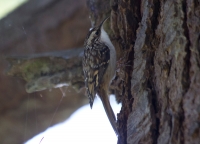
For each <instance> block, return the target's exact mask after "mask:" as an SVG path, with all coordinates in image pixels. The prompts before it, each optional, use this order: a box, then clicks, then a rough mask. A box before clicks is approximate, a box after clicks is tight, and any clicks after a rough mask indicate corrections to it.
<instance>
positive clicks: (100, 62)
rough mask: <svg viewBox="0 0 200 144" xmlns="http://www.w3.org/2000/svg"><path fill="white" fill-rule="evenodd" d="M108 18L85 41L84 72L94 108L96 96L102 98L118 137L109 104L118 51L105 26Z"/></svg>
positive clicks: (93, 29)
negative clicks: (110, 87) (109, 93)
mask: <svg viewBox="0 0 200 144" xmlns="http://www.w3.org/2000/svg"><path fill="white" fill-rule="evenodd" d="M106 20H107V18H106V19H105V20H104V21H103V22H102V23H101V24H100V25H99V26H98V27H95V28H92V29H91V30H90V31H89V33H88V36H87V38H86V40H85V50H84V56H83V72H84V76H85V86H86V89H87V94H88V98H89V102H90V107H91V108H92V105H93V102H94V98H95V96H96V94H97V95H98V96H99V97H100V99H101V101H102V103H103V106H104V109H105V111H106V114H107V116H108V119H109V121H110V123H111V125H112V127H113V129H114V131H115V133H116V134H117V135H118V131H117V126H116V118H115V115H114V112H113V110H112V108H111V105H110V102H109V96H108V92H109V86H110V83H111V81H112V78H113V77H114V75H115V68H116V51H115V48H114V46H113V44H112V43H111V41H110V39H109V37H108V35H107V33H106V32H105V31H104V29H103V24H104V22H105V21H106Z"/></svg>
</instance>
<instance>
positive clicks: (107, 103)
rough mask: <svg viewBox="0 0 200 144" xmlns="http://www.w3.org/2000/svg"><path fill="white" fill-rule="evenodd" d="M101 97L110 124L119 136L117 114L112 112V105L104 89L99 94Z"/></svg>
mask: <svg viewBox="0 0 200 144" xmlns="http://www.w3.org/2000/svg"><path fill="white" fill-rule="evenodd" d="M99 97H100V98H101V101H102V103H103V106H104V109H105V111H106V114H107V117H108V119H109V121H110V124H111V125H112V127H113V130H114V131H115V133H116V135H118V130H117V123H116V118H115V114H114V112H113V110H112V107H111V105H110V101H109V97H108V95H107V93H106V91H105V90H104V89H102V90H101V91H100V93H99Z"/></svg>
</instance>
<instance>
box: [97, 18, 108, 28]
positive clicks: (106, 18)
mask: <svg viewBox="0 0 200 144" xmlns="http://www.w3.org/2000/svg"><path fill="white" fill-rule="evenodd" d="M108 18H109V17H107V18H105V19H104V20H103V21H102V22H101V24H100V25H99V28H101V27H102V26H103V24H104V22H105V21H106V20H107V19H108Z"/></svg>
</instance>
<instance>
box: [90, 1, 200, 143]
mask: <svg viewBox="0 0 200 144" xmlns="http://www.w3.org/2000/svg"><path fill="white" fill-rule="evenodd" d="M87 5H88V8H89V10H90V16H91V21H92V25H93V26H95V25H97V24H99V22H100V21H101V20H102V19H103V18H104V17H106V16H110V25H105V27H104V28H105V29H106V31H107V32H108V33H109V36H110V37H111V40H112V42H113V44H114V45H115V48H116V51H117V57H118V69H117V70H116V72H117V73H116V77H115V79H114V80H113V82H112V86H111V88H112V89H113V91H115V95H116V99H117V101H118V102H121V103H122V109H121V111H120V113H119V114H118V116H117V119H118V120H117V125H118V129H119V137H118V144H137V143H147V144H150V143H152V144H165V143H166V144H168V143H177V144H179V143H180V144H182V143H185V144H191V143H194V144H198V143H200V125H199V123H200V119H199V117H200V110H199V107H200V94H199V86H200V50H199V49H200V2H199V1H197V0H193V1H192V0H184V1H171V0H165V1H161V0H152V1H148V0H141V1H139V0H138V1H137V0H126V1H123V0H105V1H101V0H96V1H93V0H88V1H87Z"/></svg>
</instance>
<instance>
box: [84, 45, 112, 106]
mask: <svg viewBox="0 0 200 144" xmlns="http://www.w3.org/2000/svg"><path fill="white" fill-rule="evenodd" d="M109 60H110V49H109V48H108V47H107V46H106V45H103V44H102V45H98V46H94V47H86V48H85V50H84V56H83V72H84V76H85V86H86V88H87V94H88V97H89V100H90V107H91V108H92V105H93V101H94V98H95V95H96V93H97V89H98V88H99V85H100V84H101V81H102V79H103V75H104V73H105V71H106V69H107V67H108V64H109Z"/></svg>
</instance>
